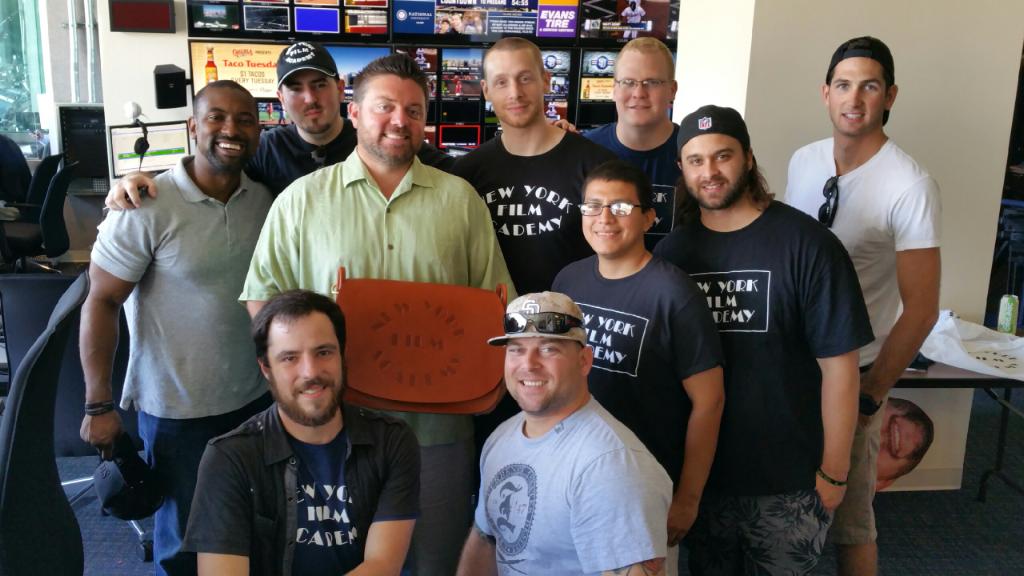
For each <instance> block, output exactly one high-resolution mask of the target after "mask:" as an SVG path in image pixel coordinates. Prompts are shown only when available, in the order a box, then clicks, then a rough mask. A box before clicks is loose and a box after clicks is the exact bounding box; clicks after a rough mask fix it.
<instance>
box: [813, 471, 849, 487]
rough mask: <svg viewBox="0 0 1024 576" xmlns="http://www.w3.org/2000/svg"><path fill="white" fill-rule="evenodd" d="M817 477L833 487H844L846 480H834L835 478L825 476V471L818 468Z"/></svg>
mask: <svg viewBox="0 0 1024 576" xmlns="http://www.w3.org/2000/svg"><path fill="white" fill-rule="evenodd" d="M818 477H819V478H821V479H822V480H824V481H825V482H828V483H829V484H831V485H833V486H840V487H841V486H846V480H836V479H835V478H833V477H831V476H829V475H828V474H825V471H824V470H822V469H821V468H820V467H819V468H818Z"/></svg>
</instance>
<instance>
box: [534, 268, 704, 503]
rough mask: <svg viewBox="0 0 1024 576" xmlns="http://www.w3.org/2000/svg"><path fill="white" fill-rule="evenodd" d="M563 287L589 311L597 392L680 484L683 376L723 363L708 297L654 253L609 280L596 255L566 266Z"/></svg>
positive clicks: (685, 413)
mask: <svg viewBox="0 0 1024 576" xmlns="http://www.w3.org/2000/svg"><path fill="white" fill-rule="evenodd" d="M552 289H553V290H555V291H556V292H562V293H564V294H566V295H567V296H569V297H570V298H572V299H573V301H575V302H576V304H578V305H579V307H580V309H581V310H582V311H583V322H584V327H585V328H586V330H587V340H588V343H589V344H590V346H591V347H592V348H593V349H594V365H593V369H592V370H591V371H590V376H588V378H587V381H588V384H589V386H590V393H591V394H592V395H593V396H594V398H596V399H597V401H598V402H600V403H601V405H602V406H604V407H605V409H607V410H608V411H609V412H611V414H612V416H615V417H616V418H617V419H619V421H621V422H622V423H623V424H625V425H626V426H627V427H628V428H629V429H630V430H632V431H633V433H635V434H636V435H637V437H639V438H640V440H641V441H642V442H643V443H644V445H646V446H647V449H648V450H650V451H651V454H653V455H654V457H655V458H657V459H658V462H660V463H661V465H662V466H663V467H664V468H665V471H666V472H667V473H668V475H669V477H670V478H672V483H673V484H674V485H677V484H678V482H679V475H680V472H682V468H683V456H684V451H685V446H686V425H687V422H688V420H689V418H690V410H691V403H690V399H689V397H688V396H687V394H686V391H685V390H684V389H683V380H685V379H687V378H689V377H690V376H693V375H694V374H698V373H700V372H703V371H705V370H709V369H711V368H714V367H715V366H717V365H719V364H721V357H722V351H721V347H720V345H719V342H718V330H717V329H716V328H715V323H714V321H712V319H711V314H710V313H709V312H708V307H707V305H706V304H705V303H704V294H703V293H702V292H700V290H699V289H698V288H697V285H696V284H694V283H693V281H692V280H690V279H689V278H687V276H686V274H685V273H683V271H682V270H680V269H679V268H676V267H675V266H673V265H672V264H670V263H668V262H667V261H665V260H663V259H661V258H659V257H657V256H655V257H653V258H652V259H651V260H650V261H649V262H648V263H647V264H646V265H645V266H644V267H643V268H642V269H641V270H640V271H638V272H637V273H635V274H633V275H631V276H628V277H626V278H619V279H607V278H604V277H602V276H601V273H600V272H599V271H598V263H597V256H591V257H589V258H585V259H583V260H580V261H578V262H574V263H572V264H570V265H568V266H566V267H565V269H564V270H562V271H561V272H560V273H559V274H558V277H557V278H555V283H554V286H553V287H552Z"/></svg>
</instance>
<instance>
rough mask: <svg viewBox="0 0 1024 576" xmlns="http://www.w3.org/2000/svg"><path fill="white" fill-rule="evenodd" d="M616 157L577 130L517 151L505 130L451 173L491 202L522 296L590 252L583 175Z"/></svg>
mask: <svg viewBox="0 0 1024 576" xmlns="http://www.w3.org/2000/svg"><path fill="white" fill-rule="evenodd" d="M613 159H615V155H614V154H612V153H611V152H610V151H608V150H606V149H605V148H603V147H601V146H599V145H597V144H594V143H593V142H591V141H589V140H587V139H586V138H584V137H582V136H580V135H579V134H573V133H569V132H567V133H566V134H565V136H564V137H563V138H562V140H561V141H560V142H559V143H558V144H556V145H555V147H554V148H552V149H551V150H549V151H548V152H545V153H544V154H540V155H538V156H515V155H513V154H510V153H509V152H508V151H507V150H505V147H504V145H502V142H501V136H500V135H499V136H498V137H496V138H493V139H491V140H489V141H487V142H485V143H484V144H483V145H482V146H480V148H478V149H476V150H474V151H473V152H471V153H469V154H467V155H465V156H463V157H461V158H459V159H458V160H457V162H456V164H455V168H454V170H453V172H454V173H455V174H456V175H457V176H461V177H463V178H465V179H466V180H467V181H468V182H469V183H470V184H472V185H473V187H474V188H476V191H477V192H478V193H479V194H480V196H481V197H482V198H483V199H484V202H486V203H487V207H488V209H490V211H491V219H492V220H493V221H494V231H495V232H496V233H497V235H498V243H499V244H500V245H501V252H502V254H503V255H504V256H505V263H506V264H507V265H508V271H509V274H511V276H512V281H513V282H514V283H515V285H516V291H517V292H518V293H519V294H526V293H529V292H541V291H544V290H548V289H550V288H551V282H552V281H553V280H554V279H555V275H556V274H558V272H559V271H560V270H561V269H562V268H564V267H565V266H566V265H567V264H569V263H571V262H574V261H576V260H579V259H580V258H584V257H586V256H589V255H590V254H593V251H592V250H591V249H590V246H588V245H587V242H586V240H585V239H584V238H583V228H582V217H581V215H580V211H579V204H580V202H581V201H582V194H583V181H584V180H585V179H586V177H587V173H589V172H590V170H591V169H593V168H594V167H596V166H598V165H599V164H602V163H604V162H607V161H608V160H613Z"/></svg>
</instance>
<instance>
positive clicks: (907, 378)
mask: <svg viewBox="0 0 1024 576" xmlns="http://www.w3.org/2000/svg"><path fill="white" fill-rule="evenodd" d="M896 387H897V388H1022V387H1024V381H1021V380H1013V379H1011V378H1001V377H999V376H989V375H988V374H980V373H978V372H972V371H970V370H964V369H963V368H956V367H954V366H950V365H948V364H940V363H938V362H936V363H935V364H932V365H931V366H929V367H928V370H927V371H926V372H909V371H908V372H904V373H903V376H901V377H900V380H899V382H897V383H896Z"/></svg>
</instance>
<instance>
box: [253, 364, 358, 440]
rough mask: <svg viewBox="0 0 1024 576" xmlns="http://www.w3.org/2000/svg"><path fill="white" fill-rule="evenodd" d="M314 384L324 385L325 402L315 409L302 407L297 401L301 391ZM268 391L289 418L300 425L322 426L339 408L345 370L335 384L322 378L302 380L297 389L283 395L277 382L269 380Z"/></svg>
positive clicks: (343, 392)
mask: <svg viewBox="0 0 1024 576" xmlns="http://www.w3.org/2000/svg"><path fill="white" fill-rule="evenodd" d="M316 385H319V386H323V387H324V391H325V393H326V394H327V402H326V403H325V404H324V405H323V406H321V407H320V408H318V409H316V410H310V409H307V408H303V407H302V405H300V404H299V401H298V399H299V397H300V396H301V395H302V391H303V390H307V389H308V388H309V387H311V386H316ZM270 393H271V395H272V396H273V397H274V401H275V402H277V406H278V408H279V409H280V410H281V412H284V414H285V416H287V417H288V418H289V419H290V420H292V421H294V422H295V423H297V424H300V425H302V426H309V427H314V426H323V425H325V424H327V423H328V422H330V421H331V419H332V418H334V415H335V414H336V413H337V412H338V410H339V409H340V408H341V399H342V396H343V395H344V394H345V372H344V370H343V372H342V376H341V381H340V382H338V383H337V384H336V385H332V383H331V382H329V381H327V380H324V379H322V378H313V379H310V380H307V381H305V382H303V383H302V384H301V385H300V387H299V389H298V390H297V391H295V392H291V393H288V394H287V397H284V396H285V395H286V394H282V392H281V391H280V390H278V386H277V383H276V382H275V381H273V380H271V381H270Z"/></svg>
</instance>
